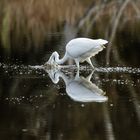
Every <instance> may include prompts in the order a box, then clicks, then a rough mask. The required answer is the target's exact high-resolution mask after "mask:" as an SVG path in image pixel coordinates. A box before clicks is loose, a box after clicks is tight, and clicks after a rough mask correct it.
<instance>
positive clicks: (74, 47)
mask: <svg viewBox="0 0 140 140" xmlns="http://www.w3.org/2000/svg"><path fill="white" fill-rule="evenodd" d="M106 43H107V42H105V40H102V39H97V40H92V39H88V38H77V39H73V40H71V41H70V42H69V43H68V44H67V46H66V51H67V53H68V54H69V55H70V56H71V57H73V58H77V57H79V56H81V55H86V53H89V51H91V50H94V49H95V50H97V49H98V48H99V47H101V45H103V44H106Z"/></svg>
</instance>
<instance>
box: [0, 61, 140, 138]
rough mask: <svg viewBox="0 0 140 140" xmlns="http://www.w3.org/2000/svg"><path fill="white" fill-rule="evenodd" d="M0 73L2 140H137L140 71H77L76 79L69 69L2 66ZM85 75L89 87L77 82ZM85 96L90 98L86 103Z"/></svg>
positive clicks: (96, 69)
mask: <svg viewBox="0 0 140 140" xmlns="http://www.w3.org/2000/svg"><path fill="white" fill-rule="evenodd" d="M0 70H1V75H0V79H1V84H0V86H1V88H0V89H1V90H0V93H1V97H0V112H1V113H0V114H1V115H0V124H1V125H0V137H1V139H3V140H6V139H7V140H9V139H11V140H15V139H26V140H28V139H29V140H31V139H37V140H38V139H40V140H44V139H51V140H52V139H69V140H70V139H74V140H77V139H78V140H82V139H83V140H84V139H88V140H91V139H101V140H103V139H106V140H113V139H122V140H123V139H127V140H129V139H131V140H132V139H139V130H140V96H139V90H140V86H139V84H140V68H132V67H98V68H95V71H94V72H93V73H92V69H91V68H90V67H88V66H82V67H81V70H80V77H79V79H77V80H75V77H76V69H75V67H74V66H73V67H70V68H63V69H62V70H61V71H59V70H54V71H53V70H47V69H44V68H42V67H41V66H33V67H31V66H29V65H16V64H15V65H10V64H4V63H1V67H0ZM90 73H92V77H91V79H90V80H91V81H90V82H89V80H87V79H85V78H82V77H81V76H84V77H87V76H88V75H90ZM57 78H58V79H59V80H58V81H57V80H56V79H57ZM66 79H67V81H68V83H67V81H66ZM56 82H58V83H56ZM55 83H56V84H55ZM98 89H99V90H98ZM89 91H91V92H90V93H91V94H93V97H92V95H91V97H90V99H91V100H86V99H88V96H85V94H88V92H89ZM103 92H105V95H104V94H103ZM82 93H83V94H84V95H83V94H82ZM90 93H89V94H90ZM96 95H97V96H96Z"/></svg>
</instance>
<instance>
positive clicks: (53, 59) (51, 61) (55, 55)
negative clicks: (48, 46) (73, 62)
mask: <svg viewBox="0 0 140 140" xmlns="http://www.w3.org/2000/svg"><path fill="white" fill-rule="evenodd" d="M58 58H59V55H58V53H57V52H56V51H55V52H53V53H52V55H51V56H50V58H49V60H48V62H47V63H48V64H51V65H56V64H57V62H56V61H57V59H58Z"/></svg>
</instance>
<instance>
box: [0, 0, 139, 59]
mask: <svg viewBox="0 0 140 140" xmlns="http://www.w3.org/2000/svg"><path fill="white" fill-rule="evenodd" d="M125 3H127V4H126V5H125ZM123 8H124V9H123ZM0 11H1V12H0V19H1V20H0V44H1V45H0V47H1V48H3V50H5V51H7V52H8V53H13V50H17V52H26V53H28V54H29V53H30V52H31V51H33V50H35V51H36V50H38V48H39V49H40V47H41V46H42V47H44V45H45V43H46V40H47V41H48V40H49V41H50V40H51V39H52V38H51V37H50V36H49V34H50V33H56V32H60V31H64V30H65V26H66V25H68V26H69V25H70V26H72V27H74V28H75V30H76V31H75V32H76V35H74V36H73V37H76V36H77V33H79V34H80V35H81V36H86V37H88V36H90V37H91V36H93V38H98V37H100V38H105V39H108V40H109V42H111V43H112V42H113V41H114V36H115V34H116V32H118V31H119V30H120V31H121V30H123V29H124V28H125V27H126V25H127V24H128V23H131V24H132V26H133V27H135V26H139V25H140V24H139V21H140V20H139V15H140V3H139V2H138V0H134V1H131V0H118V1H116V0H98V1H97V0H96V1H92V0H87V1H85V0H67V1H66V0H57V1H56V0H40V1H37V0H20V1H19V0H10V1H8V0H0ZM136 28H137V27H136ZM130 30H131V29H130ZM133 31H134V30H133ZM136 32H138V31H137V30H136ZM138 33H139V32H138ZM66 34H68V31H67V33H66ZM111 43H110V45H109V47H108V48H109V49H108V50H109V51H108V54H110V53H109V52H110V46H111ZM49 48H50V45H49ZM107 59H109V56H107ZM107 61H109V60H107Z"/></svg>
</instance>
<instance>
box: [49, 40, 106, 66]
mask: <svg viewBox="0 0 140 140" xmlns="http://www.w3.org/2000/svg"><path fill="white" fill-rule="evenodd" d="M106 43H108V41H107V40H104V39H89V38H75V39H72V40H71V41H69V42H68V44H67V45H66V52H65V55H64V57H63V58H62V59H59V54H58V53H57V52H56V51H55V52H53V53H52V55H51V56H50V59H49V60H48V62H47V64H58V65H59V64H63V63H64V62H65V61H67V60H68V59H69V58H70V59H74V61H75V63H76V65H77V68H78V69H79V63H80V62H84V61H87V62H88V63H89V64H90V65H91V66H92V68H94V66H93V64H92V62H91V60H90V58H91V57H92V56H95V55H96V54H98V53H99V52H100V51H102V50H103V48H104V44H106Z"/></svg>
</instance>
